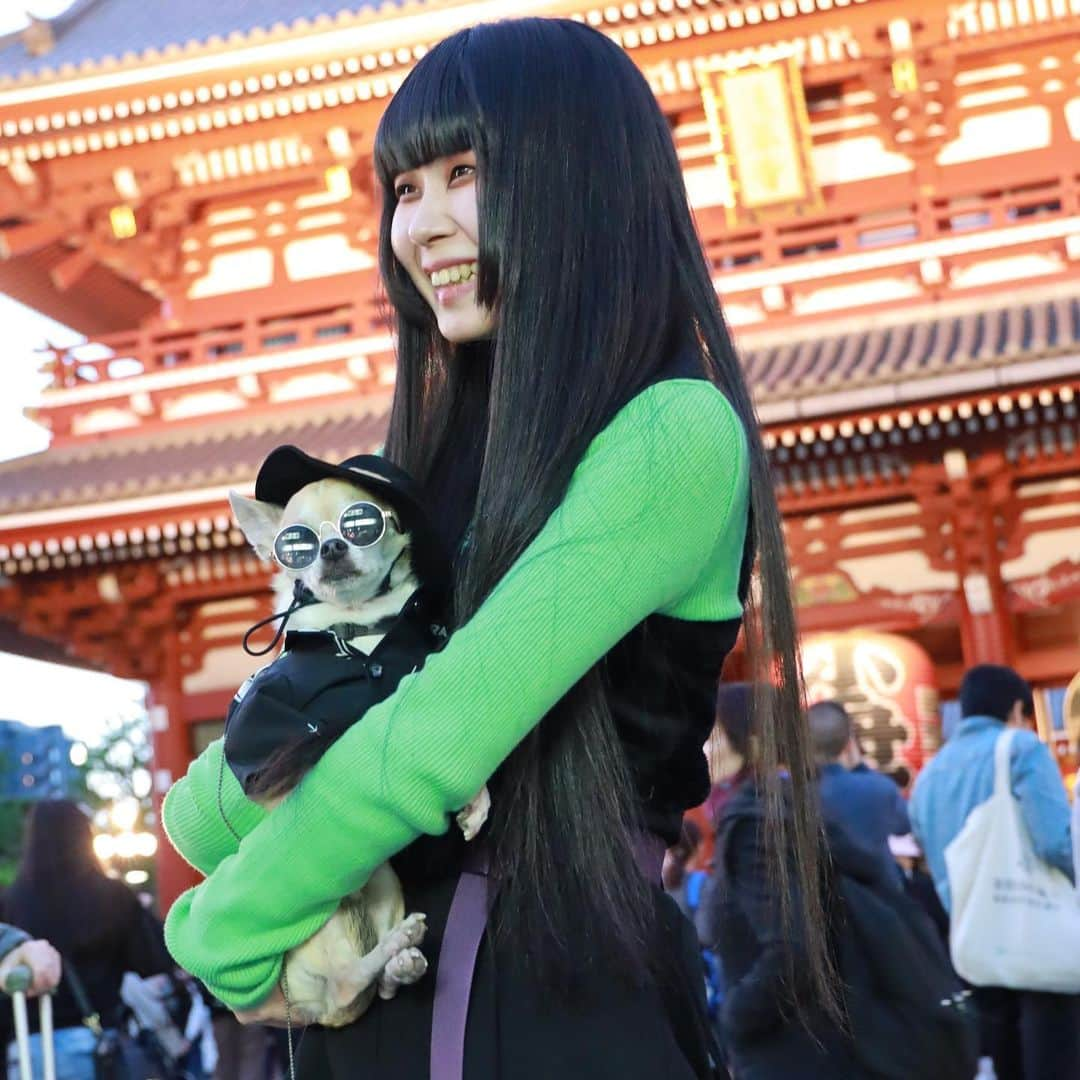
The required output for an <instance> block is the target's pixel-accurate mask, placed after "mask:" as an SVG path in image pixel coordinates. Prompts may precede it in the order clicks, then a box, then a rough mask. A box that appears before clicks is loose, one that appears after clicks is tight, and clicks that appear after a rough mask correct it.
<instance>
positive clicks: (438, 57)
mask: <svg viewBox="0 0 1080 1080" xmlns="http://www.w3.org/2000/svg"><path fill="white" fill-rule="evenodd" d="M467 41H468V31H466V32H464V33H461V34H455V35H454V36H453V37H451V38H447V39H446V40H445V41H443V42H441V43H440V44H439V45H437V46H436V47H435V48H434V49H432V50H431V52H429V53H428V54H427V55H426V56H425V57H424V58H423V59H422V60H421V61H420V62H419V63H418V64H417V65H416V67H415V68H414V69H413V71H412V72H411V73H410V74H409V77H408V78H407V79H406V80H405V81H404V82H403V83H402V84H401V87H400V88H399V89H398V91H397V93H395V94H394V96H393V97H392V98H391V99H390V104H389V105H388V106H387V108H386V111H385V112H384V113H383V116H382V120H381V121H380V122H379V128H378V131H377V132H376V134H375V151H374V159H375V173H376V175H377V176H378V178H379V182H380V183H381V184H382V186H383V188H384V189H385V190H386V191H387V192H390V193H392V192H393V187H394V178H395V177H396V176H400V175H401V173H403V172H408V171H409V170H410V169H416V168H419V167H420V166H421V165H426V164H427V163H428V162H429V161H434V160H435V159H436V158H440V157H448V156H450V155H451V154H460V153H463V152H465V151H466V150H476V149H477V145H476V144H477V132H478V127H479V117H478V110H477V107H476V104H475V102H474V101H473V100H472V98H471V96H470V94H469V92H468V89H467V87H466V85H465V79H464V78H463V74H462V69H463V66H464V58H463V55H462V54H463V52H464V50H465V46H466V43H467Z"/></svg>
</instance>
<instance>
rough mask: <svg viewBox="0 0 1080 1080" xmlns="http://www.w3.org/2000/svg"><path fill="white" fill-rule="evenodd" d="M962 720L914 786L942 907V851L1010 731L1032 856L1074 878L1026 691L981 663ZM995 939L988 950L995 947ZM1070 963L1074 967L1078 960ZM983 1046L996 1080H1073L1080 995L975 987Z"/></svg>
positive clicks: (980, 798)
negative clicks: (1030, 725)
mask: <svg viewBox="0 0 1080 1080" xmlns="http://www.w3.org/2000/svg"><path fill="white" fill-rule="evenodd" d="M960 711H961V717H962V719H961V722H960V724H959V726H958V727H957V729H956V730H955V731H954V732H953V734H952V736H951V738H950V739H949V741H948V742H947V743H946V744H945V746H944V747H942V749H941V750H939V751H938V753H937V755H936V756H935V757H934V759H933V760H932V761H931V762H930V763H929V764H928V765H927V766H926V767H925V768H924V769H923V770H922V772H921V773H920V774H919V777H918V779H917V780H916V782H915V790H914V791H913V792H912V796H911V803H910V806H909V810H910V813H911V824H912V831H913V833H914V835H915V838H916V840H917V841H918V842H919V845H920V847H922V849H923V851H924V852H925V853H926V857H927V862H928V863H929V866H930V873H931V875H932V876H933V879H934V885H935V887H936V888H937V892H938V895H939V896H940V897H941V902H942V904H943V905H944V906H945V909H946V911H948V912H950V914H955V913H954V912H953V911H952V903H951V894H950V888H949V873H948V867H947V864H946V858H945V852H946V849H947V848H948V847H949V846H950V844H952V843H953V841H954V840H956V838H957V837H958V836H959V835H960V833H961V830H963V828H964V825H965V823H966V822H967V820H968V818H969V816H970V815H971V813H972V812H973V811H974V810H975V809H976V808H977V807H979V806H980V805H982V804H984V803H986V802H987V801H988V800H989V799H990V798H991V795H992V794H993V791H994V753H995V747H996V745H997V741H998V738H999V737H1000V736H1001V735H1003V734H1004V733H1005V732H1006V729H1007V728H1013V729H1016V730H1015V731H1014V732H1013V733H1012V742H1011V746H1010V747H1009V753H1008V759H1009V760H1008V780H1009V789H1010V790H1011V793H1012V795H1013V797H1014V798H1015V799H1016V802H1017V803H1018V805H1019V811H1020V816H1021V818H1022V821H1023V825H1024V827H1025V828H1026V832H1027V834H1028V836H1029V837H1030V841H1031V846H1032V849H1033V852H1034V856H1035V858H1036V859H1039V860H1041V861H1042V862H1043V863H1045V864H1048V865H1049V866H1052V867H1056V868H1057V869H1058V870H1060V871H1062V872H1063V873H1065V874H1066V875H1068V877H1069V878H1073V857H1072V841H1071V837H1070V827H1069V804H1068V800H1067V799H1066V796H1065V787H1064V784H1063V783H1062V780H1061V774H1060V772H1059V771H1058V768H1057V765H1056V764H1055V763H1054V759H1053V757H1052V755H1051V753H1050V751H1049V749H1048V748H1047V747H1046V745H1045V744H1044V743H1042V742H1041V741H1040V740H1039V737H1038V736H1037V735H1036V734H1035V733H1034V732H1032V731H1031V730H1024V725H1023V723H1022V721H1023V719H1024V718H1025V717H1031V716H1033V715H1034V711H1035V710H1034V699H1033V696H1032V692H1031V687H1030V686H1029V685H1028V683H1027V682H1026V681H1025V680H1024V679H1023V678H1021V676H1020V675H1019V674H1017V672H1015V671H1014V670H1013V669H1012V668H1009V667H1002V666H999V665H995V664H980V665H978V666H976V667H973V668H971V669H970V670H969V671H968V672H967V673H966V674H965V675H964V678H963V680H962V682H961V684H960ZM994 944H995V943H994V942H993V941H987V942H986V948H987V949H988V950H992V949H993V948H994ZM1076 963H1077V965H1078V966H1080V957H1077V960H1076ZM974 997H975V1002H976V1006H977V1009H978V1013H979V1019H980V1026H981V1038H982V1050H983V1053H984V1055H986V1056H988V1057H990V1058H992V1059H993V1062H994V1069H995V1072H996V1074H997V1080H1059V1078H1061V1080H1071V1078H1074V1077H1076V1076H1077V1075H1080V995H1075V994H1059V993H1047V992H1040V991H1035V990H1032V989H1018V988H1016V987H1002V986H978V987H975V989H974Z"/></svg>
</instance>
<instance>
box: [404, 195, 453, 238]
mask: <svg viewBox="0 0 1080 1080" xmlns="http://www.w3.org/2000/svg"><path fill="white" fill-rule="evenodd" d="M454 229H455V225H454V222H453V219H452V218H451V217H450V215H449V214H448V213H446V208H445V206H444V205H443V203H442V201H441V200H440V199H439V198H438V197H437V196H432V195H427V194H426V193H425V196H424V198H423V199H421V201H420V205H419V206H418V207H417V208H416V213H415V214H414V215H413V219H412V221H411V222H410V223H409V239H410V240H411V241H412V242H413V243H414V244H416V245H418V246H421V247H422V246H425V245H427V244H431V243H434V242H435V241H436V240H441V239H443V238H444V237H447V236H451V235H452V234H453V232H454Z"/></svg>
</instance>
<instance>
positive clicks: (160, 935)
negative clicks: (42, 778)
mask: <svg viewBox="0 0 1080 1080" xmlns="http://www.w3.org/2000/svg"><path fill="white" fill-rule="evenodd" d="M144 899H145V898H140V897H139V896H138V895H137V894H136V893H135V892H134V891H132V890H131V889H130V888H129V887H128V886H127V885H125V884H124V883H123V882H121V881H119V880H116V879H115V878H112V877H109V876H108V875H106V874H105V873H104V872H103V871H102V868H101V865H100V863H99V861H98V859H97V856H96V855H95V853H94V849H93V836H92V831H91V823H90V819H89V817H88V816H87V814H86V813H85V812H84V811H83V809H82V808H80V807H79V806H78V805H77V804H75V803H74V802H71V801H68V800H49V801H43V802H39V803H37V804H35V805H34V806H33V808H32V809H31V811H30V813H29V815H28V818H27V829H26V835H25V840H24V844H23V849H22V853H21V857H20V862H19V867H18V871H17V874H16V877H15V880H14V881H13V882H12V884H11V885H10V887H9V888H8V889H7V890H6V891H5V892H4V894H3V896H2V897H0V920H2V921H0V988H4V987H6V986H7V980H8V977H9V976H10V975H11V973H12V972H13V971H14V970H15V969H17V968H20V967H22V968H26V969H28V971H29V975H30V978H31V983H30V988H29V991H28V992H29V995H30V996H39V995H42V994H46V993H49V994H52V995H53V1004H52V1012H53V1027H54V1037H53V1044H54V1047H55V1054H56V1069H57V1076H58V1077H60V1078H63V1080H98V1078H100V1077H104V1076H108V1077H118V1078H119V1077H124V1078H129V1080H149V1078H150V1077H154V1078H155V1080H211V1078H214V1080H226V1078H227V1080H277V1078H279V1077H281V1076H283V1075H284V1074H285V1066H284V1047H283V1046H282V1045H281V1039H280V1036H279V1033H278V1032H276V1031H271V1029H269V1028H264V1027H259V1026H250V1027H244V1026H242V1025H241V1024H240V1023H239V1022H238V1021H237V1020H236V1019H235V1018H234V1017H233V1015H232V1013H231V1012H229V1010H228V1009H226V1008H225V1007H224V1006H222V1005H220V1004H219V1003H218V1002H216V1001H215V1000H214V999H213V998H212V997H211V996H210V994H209V993H208V992H207V991H206V989H205V987H203V986H201V985H200V984H199V983H198V982H197V981H196V980H195V979H193V978H192V977H191V976H190V975H188V974H187V973H185V972H183V971H181V970H180V969H179V968H177V967H176V966H175V965H174V964H173V962H172V960H171V958H170V957H169V954H168V951H167V950H166V948H165V937H164V931H163V928H162V924H161V921H160V920H159V919H158V918H157V916H156V915H155V914H154V913H153V912H152V911H151V910H150V907H149V905H148V903H145V902H144ZM29 1020H30V1030H31V1038H30V1046H29V1050H30V1056H31V1068H32V1074H33V1075H34V1076H40V1075H43V1074H42V1060H43V1059H42V1046H41V1035H40V1032H39V1031H38V1023H39V1021H38V1014H37V1013H36V1011H35V1010H33V1009H31V1010H29ZM0 1034H2V1037H3V1040H4V1045H5V1046H6V1047H7V1076H8V1077H9V1080H18V1078H19V1063H18V1048H17V1045H16V1043H15V1041H14V1034H15V1033H14V1028H13V1021H12V1009H11V1008H10V1007H7V1008H4V1009H3V1010H0Z"/></svg>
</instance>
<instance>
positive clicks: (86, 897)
mask: <svg viewBox="0 0 1080 1080" xmlns="http://www.w3.org/2000/svg"><path fill="white" fill-rule="evenodd" d="M3 913H4V920H5V921H6V922H10V923H12V924H13V925H15V926H18V927H20V928H21V929H23V930H25V931H27V933H29V934H33V936H34V937H39V938H45V939H46V940H48V941H51V942H52V943H53V944H54V945H55V946H56V947H57V948H58V949H60V950H62V951H67V950H70V949H73V948H75V949H77V948H80V947H82V946H85V945H87V944H89V943H91V942H94V941H98V940H100V939H101V938H103V937H106V936H107V935H108V933H109V928H110V927H111V926H112V925H113V924H114V923H115V922H116V920H117V917H118V913H117V911H116V891H115V887H114V884H113V882H111V881H110V880H109V878H108V877H106V875H105V873H104V872H103V871H102V869H101V864H100V863H99V862H98V860H97V856H96V855H95V854H94V842H93V833H92V830H91V828H90V819H89V818H88V817H87V816H86V814H84V813H83V812H82V810H80V809H79V807H78V806H77V805H76V804H75V803H73V802H71V801H70V800H68V799H54V800H47V801H45V802H40V803H37V804H35V805H34V806H33V807H32V808H31V810H30V813H29V814H28V816H27V819H26V828H25V831H24V835H23V850H22V854H21V857H20V859H19V868H18V870H17V872H16V874H15V880H14V881H13V882H12V884H11V887H10V888H9V889H8V890H7V892H6V893H5V895H4V899H3Z"/></svg>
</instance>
